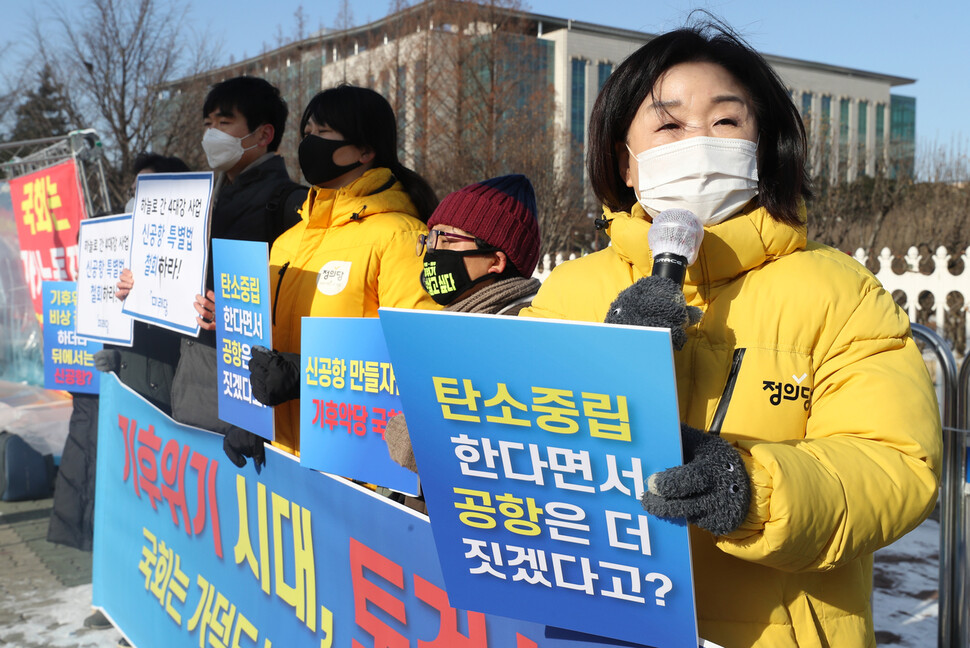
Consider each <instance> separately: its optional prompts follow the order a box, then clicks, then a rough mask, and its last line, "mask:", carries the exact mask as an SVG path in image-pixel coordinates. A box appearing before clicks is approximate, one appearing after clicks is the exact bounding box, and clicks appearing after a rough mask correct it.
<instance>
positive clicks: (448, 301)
mask: <svg viewBox="0 0 970 648" xmlns="http://www.w3.org/2000/svg"><path fill="white" fill-rule="evenodd" d="M428 230H429V231H428V233H427V234H424V235H422V236H421V237H419V239H418V245H417V250H416V252H417V254H418V255H419V256H420V255H421V254H422V253H423V254H424V270H423V271H422V273H421V283H422V285H423V286H424V289H425V290H426V291H427V293H428V294H429V295H431V298H432V299H434V300H435V301H436V302H438V303H439V304H441V305H443V306H444V307H445V308H444V310H446V311H453V312H458V313H486V314H492V315H518V313H519V311H520V310H522V309H523V308H525V307H526V306H528V305H529V304H530V303H531V302H532V298H533V297H534V296H535V294H536V292H537V291H538V290H539V286H540V285H541V284H540V282H539V280H538V279H534V278H532V273H533V272H535V269H536V264H537V263H538V261H539V242H540V240H539V222H538V220H537V219H536V198H535V191H534V190H533V189H532V183H531V182H529V179H528V178H526V177H525V176H524V175H519V174H515V175H507V176H502V177H499V178H492V179H491V180H485V181H483V182H477V183H475V184H472V185H469V186H467V187H464V188H463V189H459V190H458V191H456V192H454V193H452V194H449V195H448V196H446V197H445V199H444V200H442V201H441V204H440V205H438V208H437V209H435V211H434V213H433V214H432V215H431V218H430V219H429V220H428ZM384 438H385V440H386V441H387V447H388V451H389V452H390V453H391V458H392V459H394V461H396V462H397V463H399V464H400V465H402V466H404V467H405V468H407V469H409V470H412V471H414V472H417V466H416V465H415V463H414V453H413V452H412V450H411V440H410V437H409V436H408V430H407V424H406V423H405V421H404V416H403V415H398V416H395V417H393V418H391V419H390V420H389V421H388V423H387V427H386V429H385V432H384ZM408 504H412V502H408ZM412 505H413V504H412ZM419 508H420V507H419Z"/></svg>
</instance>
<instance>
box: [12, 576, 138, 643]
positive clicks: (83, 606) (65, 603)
mask: <svg viewBox="0 0 970 648" xmlns="http://www.w3.org/2000/svg"><path fill="white" fill-rule="evenodd" d="M3 607H5V608H7V607H8V605H7V604H6V603H5V604H4V606H3ZM16 609H17V611H18V615H19V617H20V619H19V620H18V621H17V622H16V623H15V624H11V625H13V627H8V628H5V629H4V631H3V634H4V640H3V641H0V644H2V645H4V646H17V647H18V648H46V647H49V648H108V647H110V648H113V647H114V646H117V645H118V640H119V639H120V638H121V633H119V632H118V631H117V630H115V629H113V628H112V629H110V630H89V629H87V628H85V627H84V625H83V623H84V618H85V617H87V616H88V615H89V614H91V612H93V609H92V608H91V584H90V583H89V584H87V585H78V586H76V587H67V588H62V589H59V590H58V591H56V592H47V593H42V592H38V591H27V592H24V593H23V595H22V596H20V597H18V600H17V601H16ZM11 630H13V632H11Z"/></svg>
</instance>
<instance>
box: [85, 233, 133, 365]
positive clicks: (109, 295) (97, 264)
mask: <svg viewBox="0 0 970 648" xmlns="http://www.w3.org/2000/svg"><path fill="white" fill-rule="evenodd" d="M78 248H79V253H78V266H79V267H80V270H79V271H78V277H77V318H76V320H75V333H77V335H78V336H80V337H82V338H85V339H88V340H97V341H98V342H108V343H110V344H116V345H120V346H131V341H132V329H133V320H132V319H131V317H129V316H128V315H125V314H124V313H123V312H121V309H122V307H123V306H124V304H123V303H122V301H121V300H120V299H118V298H117V297H115V292H116V291H117V289H118V287H117V283H118V277H119V276H120V275H121V271H122V269H124V268H127V267H128V266H129V264H130V263H131V262H130V256H131V214H121V215H119V216H105V217H102V218H94V219H87V220H83V221H81V231H80V234H79V235H78Z"/></svg>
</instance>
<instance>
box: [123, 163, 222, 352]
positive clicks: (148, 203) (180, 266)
mask: <svg viewBox="0 0 970 648" xmlns="http://www.w3.org/2000/svg"><path fill="white" fill-rule="evenodd" d="M211 196H212V172H211V171H207V172H204V173H151V174H145V175H140V176H138V184H137V185H136V188H135V208H134V210H133V213H132V236H131V272H132V274H133V275H134V286H133V287H132V289H131V293H129V295H128V298H127V299H126V300H125V304H124V309H123V311H124V312H125V313H126V314H128V315H131V316H132V317H134V318H135V319H137V320H141V321H144V322H149V323H151V324H157V325H159V326H162V327H165V328H168V329H172V330H173V331H179V332H181V333H188V334H189V335H197V334H198V332H199V326H198V324H196V321H195V317H196V312H195V308H194V307H193V305H192V304H193V301H194V298H195V295H198V294H202V292H203V289H204V283H205V268H206V257H207V255H208V245H207V242H206V239H207V233H208V222H209V203H210V200H211Z"/></svg>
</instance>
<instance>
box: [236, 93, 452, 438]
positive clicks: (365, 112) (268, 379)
mask: <svg viewBox="0 0 970 648" xmlns="http://www.w3.org/2000/svg"><path fill="white" fill-rule="evenodd" d="M300 130H301V131H302V132H303V136H304V137H303V140H302V142H301V143H300V151H299V153H300V168H301V169H302V171H303V175H304V177H305V178H306V179H307V181H308V182H309V183H310V184H311V185H312V187H311V189H310V192H309V194H308V195H307V199H306V202H305V203H304V205H303V209H302V220H301V221H300V222H299V223H297V224H296V225H294V226H293V227H292V228H290V229H289V230H287V231H286V232H284V233H283V234H282V235H281V236H280V237H279V238H278V239H276V241H275V242H274V243H273V248H272V252H271V255H270V281H271V283H272V294H273V304H272V306H273V311H272V319H273V346H274V347H275V349H276V350H275V351H268V350H257V349H254V351H253V357H252V360H251V361H250V363H249V368H250V371H251V381H252V385H253V395H254V396H255V397H256V398H258V399H259V400H260V401H261V402H263V403H265V404H267V405H274V406H276V439H275V441H274V442H273V445H275V446H277V447H279V448H281V449H283V450H286V451H287V452H291V453H294V454H299V451H300V434H299V424H300V416H299V383H300V372H299V357H298V356H299V353H300V321H301V319H300V318H302V317H377V309H378V308H379V307H381V306H393V307H398V308H428V309H437V308H440V307H439V306H438V305H437V304H436V303H435V302H434V301H433V300H432V299H431V298H430V297H429V296H428V294H427V293H426V292H425V291H424V290H423V289H422V287H421V283H420V281H418V278H419V276H420V274H421V270H422V263H421V258H420V257H417V256H415V254H414V250H415V247H416V245H417V240H418V236H419V235H421V234H424V233H427V231H428V230H427V227H426V226H425V223H426V222H427V220H428V217H429V216H430V215H431V212H432V211H434V208H435V206H436V205H437V199H436V198H435V195H434V192H433V191H432V189H431V187H429V186H428V184H427V182H425V181H424V179H422V178H421V177H420V176H419V175H418V174H416V173H415V172H413V171H411V170H410V169H407V168H406V167H404V166H403V165H402V164H401V163H400V162H399V161H398V158H397V125H396V121H395V118H394V112H393V110H392V109H391V106H390V104H388V102H387V100H386V99H384V97H382V96H381V95H380V94H378V93H376V92H374V91H373V90H369V89H367V88H359V87H355V86H349V85H341V86H338V87H336V88H331V89H329V90H325V91H323V92H321V93H319V94H317V95H316V96H315V97H313V99H311V100H310V103H309V104H308V105H307V107H306V110H305V111H304V112H303V118H302V120H301V122H300Z"/></svg>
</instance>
